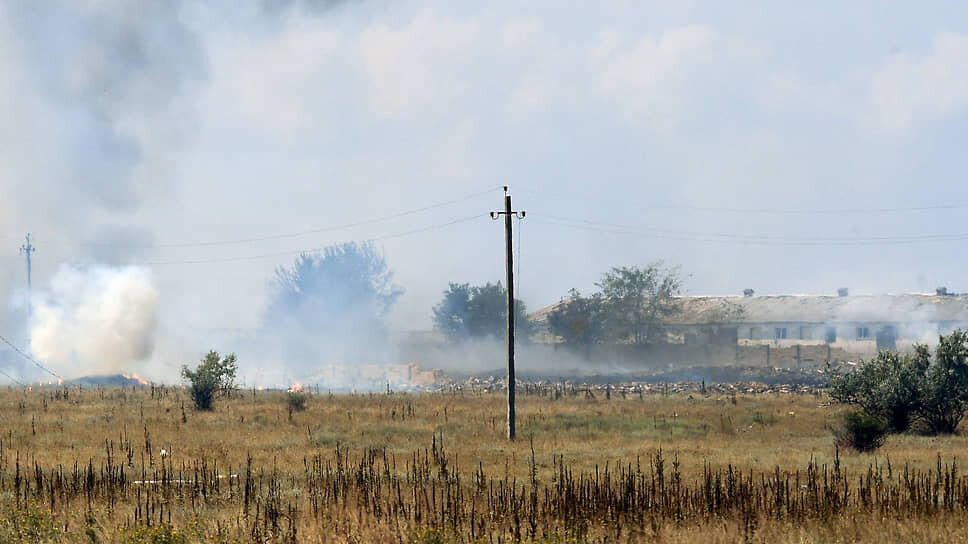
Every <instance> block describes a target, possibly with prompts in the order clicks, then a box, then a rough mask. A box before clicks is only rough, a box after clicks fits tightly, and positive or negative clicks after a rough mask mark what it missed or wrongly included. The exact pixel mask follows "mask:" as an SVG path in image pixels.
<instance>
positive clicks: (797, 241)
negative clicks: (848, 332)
mask: <svg viewBox="0 0 968 544" xmlns="http://www.w3.org/2000/svg"><path fill="white" fill-rule="evenodd" d="M545 218H548V219H545ZM535 221H537V222H538V223H544V224H549V225H557V226H562V227H567V228H573V229H580V230H587V231H594V232H602V233H607V234H619V235H635V236H645V237H649V238H659V239H670V240H682V241H694V242H717V243H741V244H754V245H801V246H820V245H830V246H863V245H903V244H914V243H927V242H950V241H961V240H968V233H955V234H927V235H911V236H866V237H852V238H848V237H823V236H812V237H811V236H807V237H796V236H770V235H755V234H752V235H747V234H732V233H703V232H688V231H667V230H659V229H650V228H648V227H638V226H633V225H620V224H615V223H607V222H601V221H591V220H584V219H571V218H567V217H559V216H544V217H541V216H538V217H535Z"/></svg>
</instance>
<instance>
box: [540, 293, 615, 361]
mask: <svg viewBox="0 0 968 544" xmlns="http://www.w3.org/2000/svg"><path fill="white" fill-rule="evenodd" d="M604 313H605V304H604V299H603V297H602V294H601V293H593V294H592V295H591V296H588V297H585V296H582V294H581V293H580V292H579V291H578V290H577V289H572V290H571V291H569V292H568V299H567V300H566V301H564V302H563V303H562V304H559V305H558V306H557V307H556V308H555V309H554V310H552V311H551V312H550V313H549V314H548V330H549V331H550V332H551V334H554V335H555V336H558V337H560V338H561V339H562V341H563V342H564V343H565V344H570V345H574V346H583V347H584V348H585V350H586V354H587V350H589V349H590V348H591V346H592V344H598V343H600V342H602V341H603V340H604V338H605V319H604V318H605V316H604Z"/></svg>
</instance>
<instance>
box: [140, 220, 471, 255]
mask: <svg viewBox="0 0 968 544" xmlns="http://www.w3.org/2000/svg"><path fill="white" fill-rule="evenodd" d="M481 217H484V214H480V213H477V214H474V215H470V216H466V217H461V218H458V219H453V220H451V221H447V222H443V223H435V224H433V225H428V226H426V227H421V228H416V229H411V230H406V231H402V232H395V233H391V234H385V235H381V236H374V237H371V238H367V239H364V240H363V241H364V242H376V241H380V240H389V239H393V238H401V237H404V236H410V235H412V234H417V233H421V232H427V231H431V230H438V229H442V228H446V227H450V226H453V225H457V224H460V223H466V222H468V221H471V220H473V219H479V218H481ZM322 250H323V248H322V247H313V248H304V249H297V250H289V251H278V252H273V253H263V254H259V255H245V256H238V257H221V258H219V257H215V258H211V259H191V260H179V261H148V262H140V263H138V262H130V263H127V264H129V265H141V266H163V265H176V264H210V263H227V262H238V261H255V260H260V259H271V258H274V257H290V256H295V255H301V254H303V253H314V252H318V251H322Z"/></svg>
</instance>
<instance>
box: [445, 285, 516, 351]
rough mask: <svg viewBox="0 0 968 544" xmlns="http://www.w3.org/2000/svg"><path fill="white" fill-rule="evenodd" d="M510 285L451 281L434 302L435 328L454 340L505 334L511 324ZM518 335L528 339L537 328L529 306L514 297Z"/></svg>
mask: <svg viewBox="0 0 968 544" xmlns="http://www.w3.org/2000/svg"><path fill="white" fill-rule="evenodd" d="M507 296H508V295H507V289H505V288H504V286H503V285H501V284H500V283H490V282H488V283H486V284H484V285H480V286H472V285H470V284H468V283H451V284H449V286H448V288H447V290H446V291H444V296H443V298H442V299H441V301H440V302H439V303H438V304H437V305H436V306H434V309H433V312H434V328H436V329H437V330H438V331H440V332H441V333H443V334H444V335H445V336H447V338H449V339H450V340H453V341H461V340H466V339H471V338H476V339H483V338H503V337H504V335H505V329H506V327H507V322H506V320H507ZM514 322H515V339H516V340H527V339H528V338H529V337H530V336H531V332H532V330H533V328H532V325H531V321H530V320H529V319H528V313H527V308H526V307H525V305H524V302H522V301H521V300H519V299H515V300H514Z"/></svg>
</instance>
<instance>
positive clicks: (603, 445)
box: [0, 388, 968, 543]
mask: <svg viewBox="0 0 968 544" xmlns="http://www.w3.org/2000/svg"><path fill="white" fill-rule="evenodd" d="M837 414H838V408H836V407H831V406H827V405H826V399H825V398H824V397H823V396H821V395H816V394H760V395H742V394H738V395H735V396H732V395H710V396H703V395H698V394H696V395H692V396H688V395H669V396H666V395H661V394H651V395H650V394H645V395H639V394H626V393H622V392H620V391H615V392H612V393H611V394H610V395H608V398H607V397H606V395H605V394H603V393H602V392H596V393H595V394H594V395H589V394H587V393H585V392H583V391H574V392H571V391H565V392H564V394H561V395H555V394H552V393H550V392H549V391H548V390H545V391H543V392H541V393H533V394H524V393H523V392H522V393H519V403H518V440H517V441H516V442H514V443H509V442H507V441H506V440H505V439H504V432H505V430H504V419H503V418H504V398H503V397H502V396H500V395H498V394H493V393H489V394H478V393H471V392H452V393H435V394H401V393H394V394H372V395H370V394H364V395H335V396H333V395H328V394H322V395H312V396H311V397H310V398H309V399H308V401H307V402H306V410H305V411H296V412H292V413H290V411H289V405H288V403H287V394H286V393H284V392H253V391H243V392H240V393H239V394H237V395H236V396H234V397H233V398H231V399H223V400H220V401H219V402H218V403H217V405H216V409H215V411H214V412H208V413H203V412H194V411H193V410H192V408H191V406H190V402H189V400H188V397H187V394H186V393H185V392H184V391H182V390H179V389H171V388H156V389H137V390H135V389H130V388H129V389H124V390H121V389H115V390H84V391H79V390H77V389H69V390H66V389H60V390H55V389H51V390H39V391H23V390H19V389H10V390H6V391H4V392H0V505H2V506H0V508H2V515H0V518H2V519H0V541H2V542H17V541H19V542H62V541H73V542H174V543H177V542H210V541H221V542H236V541H238V542H266V541H270V542H287V541H291V542H428V543H430V542H513V541H517V540H521V541H536V542H585V541H589V542H639V541H660V542H696V541H702V542H704V543H706V542H735V541H755V542H832V541H838V542H853V541H870V542H894V541H896V542H903V541H911V540H914V539H917V540H919V541H921V542H953V541H960V540H968V537H966V536H965V535H966V534H968V478H965V477H962V476H961V475H960V472H959V468H958V467H959V466H961V465H962V464H963V462H964V459H963V456H964V454H965V452H966V451H968V449H966V446H968V440H966V437H965V436H962V435H960V434H959V435H956V436H949V437H922V436H914V435H910V436H909V435H904V436H892V437H891V438H889V439H888V441H887V443H886V445H885V446H884V447H883V448H882V449H881V450H879V451H878V452H877V453H876V454H856V453H850V452H840V453H839V455H838V454H837V452H835V448H834V446H833V440H832V436H831V432H830V430H829V427H830V425H832V424H833V423H834V422H835V421H836V418H837ZM162 449H164V450H166V452H167V455H165V456H162V455H161V450H162ZM959 539H960V540H959Z"/></svg>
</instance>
